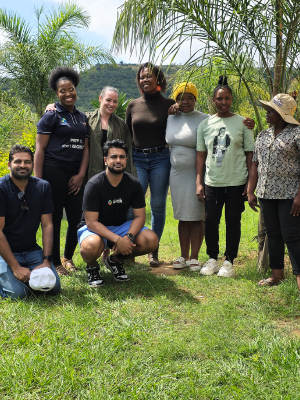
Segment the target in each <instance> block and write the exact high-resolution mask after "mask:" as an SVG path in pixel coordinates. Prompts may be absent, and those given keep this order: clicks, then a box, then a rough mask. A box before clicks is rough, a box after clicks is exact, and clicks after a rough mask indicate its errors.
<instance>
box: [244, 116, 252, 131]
mask: <svg viewBox="0 0 300 400" xmlns="http://www.w3.org/2000/svg"><path fill="white" fill-rule="evenodd" d="M243 124H244V125H245V126H246V127H247V128H248V129H254V127H255V121H254V119H252V118H248V117H247V118H245V119H244V120H243Z"/></svg>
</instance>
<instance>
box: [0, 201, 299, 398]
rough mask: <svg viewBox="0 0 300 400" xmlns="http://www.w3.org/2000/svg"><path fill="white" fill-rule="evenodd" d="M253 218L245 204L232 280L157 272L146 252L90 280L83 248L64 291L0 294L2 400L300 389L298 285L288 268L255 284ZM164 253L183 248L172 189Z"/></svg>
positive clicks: (250, 394)
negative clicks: (98, 282) (268, 284)
mask: <svg viewBox="0 0 300 400" xmlns="http://www.w3.org/2000/svg"><path fill="white" fill-rule="evenodd" d="M147 221H148V222H149V214H148V215H147ZM65 225H66V224H65V223H64V229H65ZM256 227H257V215H256V214H255V213H254V212H252V211H251V210H250V209H249V208H248V206H247V209H246V211H245V213H244V214H243V225H242V231H243V234H242V240H241V246H240V253H239V257H238V260H237V264H236V272H237V274H236V277H235V278H234V279H233V278H232V279H221V278H217V277H216V276H212V277H204V276H200V275H199V274H198V273H191V272H189V271H188V270H184V271H182V272H181V273H180V274H179V275H174V276H155V275H153V274H151V273H150V271H149V269H148V267H147V263H146V258H143V257H141V258H139V259H138V260H137V261H138V264H136V265H134V266H133V265H131V266H128V267H127V268H126V271H127V272H128V273H129V274H130V276H131V281H130V282H128V283H126V284H120V283H116V282H114V281H113V279H112V276H111V274H110V273H109V272H107V271H105V269H104V268H102V270H103V275H104V277H105V280H106V285H105V286H104V287H101V288H97V289H95V288H94V289H91V288H89V287H88V285H87V283H86V273H85V265H84V263H83V261H82V260H81V258H80V256H79V254H78V250H77V253H76V256H75V261H76V262H77V264H78V265H79V267H80V271H78V272H77V273H75V274H73V275H72V276H70V277H63V278H62V292H61V294H60V295H59V296H56V297H49V296H48V297H47V296H41V297H38V298H34V297H29V298H28V299H27V300H24V301H18V302H13V301H11V300H2V301H0V307H1V308H0V313H1V314H0V320H1V331H0V343H1V353H0V395H1V399H13V400H17V399H20V400H25V399H26V400H27V399H64V400H65V399H105V400H106V399H126V400H127V399H155V400H157V399H159V400H160V399H162V400H163V399H172V400H173V399H184V400H186V399H201V400H202V399H215V400H217V399H218V400H221V399H230V400H231V399H247V400H248V399H264V400H265V399H272V400H274V399H284V400H286V399H293V400H294V399H298V398H299V389H300V374H299V357H300V341H299V338H300V328H299V319H300V303H298V301H297V287H296V283H295V280H294V278H293V277H292V275H291V272H290V269H289V268H288V274H287V280H286V281H285V282H284V283H283V284H282V285H280V286H278V287H273V288H259V287H258V286H257V280H258V279H259V278H260V276H259V274H258V273H257V272H256V246H257V245H256V242H255V241H252V238H253V237H254V236H255V235H256ZM63 236H64V235H62V237H63ZM221 238H222V240H221V246H220V251H221V252H224V222H223V221H222V226H221ZM160 254H161V257H162V258H163V260H164V261H166V262H170V261H172V260H173V259H174V258H176V257H177V256H178V255H179V244H178V238H177V222H176V221H174V220H173V217H172V210H171V203H170V200H168V217H167V225H166V229H165V232H164V235H163V238H162V243H161V251H160ZM206 259H207V256H206V254H205V245H203V248H202V249H201V254H200V260H201V262H204V261H205V260H206Z"/></svg>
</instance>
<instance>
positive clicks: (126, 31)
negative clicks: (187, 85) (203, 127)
mask: <svg viewBox="0 0 300 400" xmlns="http://www.w3.org/2000/svg"><path fill="white" fill-rule="evenodd" d="M299 18H300V2H299V1H298V0H197V1H196V0H155V1H154V0H126V1H125V2H124V4H123V5H122V6H121V7H120V8H119V13H118V19H117V24H116V27H115V33H114V39H113V49H114V50H116V51H121V50H130V52H133V50H134V49H135V48H136V47H137V46H139V51H140V54H141V57H142V56H143V55H144V54H145V52H146V51H148V50H150V55H151V58H152V59H154V57H155V55H156V54H157V52H158V53H159V54H160V55H161V56H162V59H166V57H171V60H173V59H174V57H175V56H176V54H177V53H178V52H180V50H181V49H182V46H183V45H184V44H185V43H189V44H190V48H191V54H190V58H189V59H188V60H187V61H186V64H185V65H184V67H183V70H185V71H195V67H197V66H199V65H202V64H203V63H205V64H206V65H207V63H208V62H209V60H213V59H215V58H218V59H223V60H224V62H225V65H228V67H229V68H230V69H231V70H232V71H233V73H234V74H235V75H236V76H237V77H238V79H239V80H240V82H242V83H243V84H244V85H245V87H246V88H247V91H248V94H249V96H250V98H251V100H252V105H253V107H254V108H255V111H256V115H257V118H258V124H259V126H260V127H261V120H260V116H259V111H258V108H257V104H256V101H255V100H256V99H255V98H254V96H253V93H252V91H251V86H252V85H253V84H256V85H262V86H265V87H266V88H267V89H268V90H269V93H270V95H272V94H273V95H274V94H276V93H278V92H286V91H287V89H288V86H289V83H290V81H291V79H292V78H297V77H298V68H299V59H298V56H299V51H298V46H299V43H300V31H299V30H298V25H299ZM225 72H226V70H225V71H224V73H225Z"/></svg>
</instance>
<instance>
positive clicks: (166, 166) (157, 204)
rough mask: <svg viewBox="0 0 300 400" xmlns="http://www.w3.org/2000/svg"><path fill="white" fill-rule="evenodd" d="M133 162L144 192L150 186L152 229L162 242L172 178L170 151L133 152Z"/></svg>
mask: <svg viewBox="0 0 300 400" xmlns="http://www.w3.org/2000/svg"><path fill="white" fill-rule="evenodd" d="M132 157H133V162H134V165H135V168H136V171H137V174H138V179H139V181H140V183H141V185H142V188H143V190H144V194H145V193H146V191H147V188H148V185H150V196H151V197H150V206H151V229H152V230H153V231H154V232H155V233H156V234H157V236H158V239H159V240H160V238H161V235H162V233H163V230H164V226H165V220H166V202H167V194H168V188H169V176H170V169H171V164H170V150H169V149H168V148H166V149H163V151H162V152H160V153H159V152H158V153H154V154H143V153H139V152H137V151H133V154H132Z"/></svg>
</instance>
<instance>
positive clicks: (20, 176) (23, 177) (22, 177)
mask: <svg viewBox="0 0 300 400" xmlns="http://www.w3.org/2000/svg"><path fill="white" fill-rule="evenodd" d="M10 172H11V174H12V176H13V177H14V178H15V179H17V180H18V181H27V179H29V177H30V175H31V174H32V169H31V170H30V169H29V170H27V171H26V172H27V173H26V174H20V173H19V171H17V170H16V169H11V170H10Z"/></svg>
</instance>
